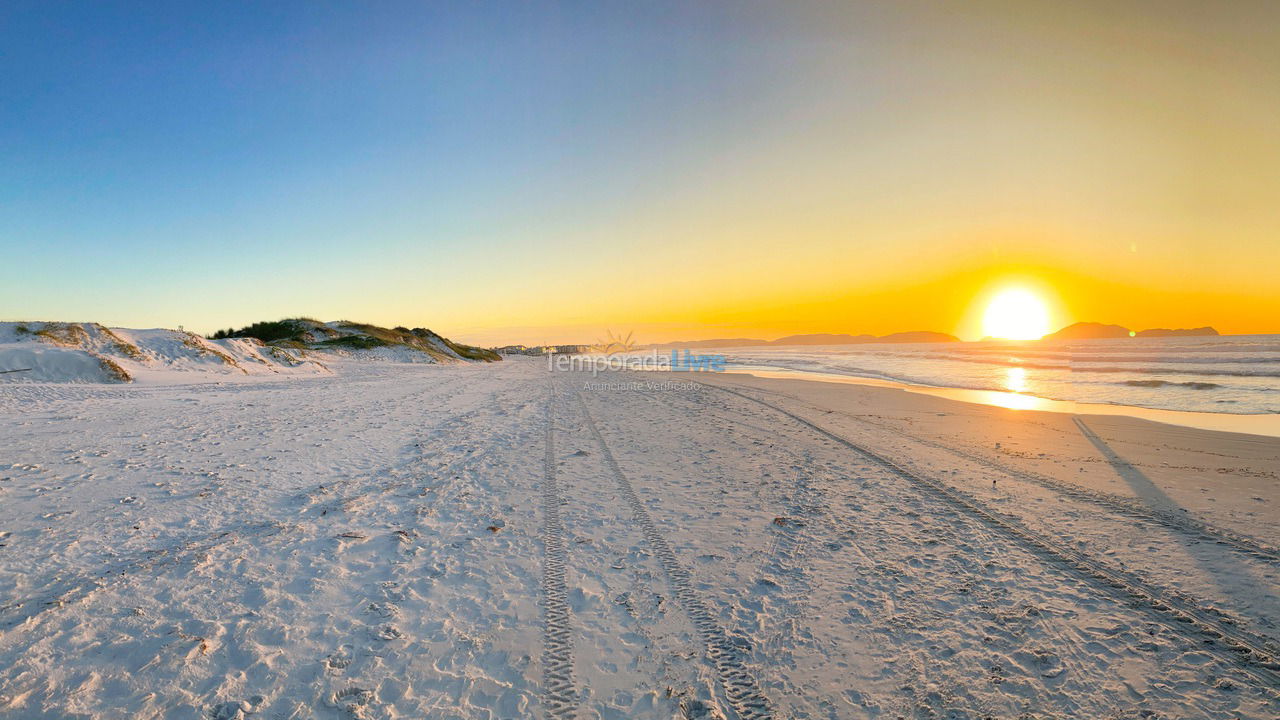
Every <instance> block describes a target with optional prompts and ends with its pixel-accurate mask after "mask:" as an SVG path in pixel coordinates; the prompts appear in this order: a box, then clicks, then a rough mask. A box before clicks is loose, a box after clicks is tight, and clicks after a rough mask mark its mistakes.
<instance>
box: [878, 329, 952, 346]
mask: <svg viewBox="0 0 1280 720" xmlns="http://www.w3.org/2000/svg"><path fill="white" fill-rule="evenodd" d="M871 342H878V343H934V342H960V338H958V337H956V336H955V335H948V334H946V333H940V332H932V331H930V330H912V331H911V332H900V333H892V334H889V335H881V336H880V337H878V338H876V339H875V340H872V341H871Z"/></svg>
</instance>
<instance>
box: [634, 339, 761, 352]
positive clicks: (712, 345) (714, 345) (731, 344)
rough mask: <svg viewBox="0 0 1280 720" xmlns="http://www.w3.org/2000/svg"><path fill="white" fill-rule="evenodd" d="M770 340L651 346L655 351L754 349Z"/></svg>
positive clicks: (710, 341)
mask: <svg viewBox="0 0 1280 720" xmlns="http://www.w3.org/2000/svg"><path fill="white" fill-rule="evenodd" d="M768 344H769V341H768V340H759V339H756V338H718V339H715V340H690V341H688V342H669V343H658V344H657V345H649V346H648V347H650V348H653V349H654V350H683V349H684V348H726V347H752V346H754V345H768Z"/></svg>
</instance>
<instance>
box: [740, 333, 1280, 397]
mask: <svg viewBox="0 0 1280 720" xmlns="http://www.w3.org/2000/svg"><path fill="white" fill-rule="evenodd" d="M715 352H723V353H724V354H725V356H726V358H727V369H729V370H730V371H750V370H752V369H759V370H771V369H776V370H788V371H798V372H807V373H820V374H833V375H846V376H854V377H864V378H873V379H879V380H888V381H892V382H899V383H908V384H913V385H924V386H930V387H945V388H965V389H971V390H996V391H1004V392H1015V393H1022V394H1026V395H1034V396H1036V397H1041V398H1047V399H1050V400H1069V401H1075V402H1087V403H1105V404H1111V405H1127V406H1133V407H1146V408H1156V409H1161V410H1185V411H1195V412H1213V413H1231V414H1262V413H1280V335H1224V336H1218V337H1189V338H1125V339H1114V340H1079V341H1071V342H1063V343H1054V344H1048V343H1006V342H990V341H988V342H973V343H921V344H901V345H888V344H867V345H831V346H815V347H808V346H806V347H776V348H730V349H725V350H717V351H715Z"/></svg>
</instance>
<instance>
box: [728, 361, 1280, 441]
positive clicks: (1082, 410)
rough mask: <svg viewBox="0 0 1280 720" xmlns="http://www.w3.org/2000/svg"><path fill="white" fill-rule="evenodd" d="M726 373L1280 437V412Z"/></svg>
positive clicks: (775, 372)
mask: <svg viewBox="0 0 1280 720" xmlns="http://www.w3.org/2000/svg"><path fill="white" fill-rule="evenodd" d="M724 374H726V375H745V376H752V377H760V378H775V379H780V380H803V381H805V382H827V383H841V384H848V385H860V386H865V387H878V388H886V389H891V390H901V391H905V392H909V393H916V394H920V395H929V396H932V397H939V398H944V399H947V400H954V401H957V402H964V403H971V404H975V405H986V406H990V407H999V408H1004V409H1006V410H1015V411H1026V410H1032V411H1040V412H1052V413H1060V414H1067V415H1114V416H1121V417H1130V418H1137V419H1139V420H1149V421H1151V422H1157V423H1162V424H1165V425H1177V426H1180V427H1187V428H1195V429H1197V430H1212V431H1217V432H1230V433H1241V434H1245V435H1260V436H1264V437H1272V438H1276V437H1280V414H1275V413H1269V414H1261V413H1259V414H1232V413H1206V412H1198V411H1192V410H1163V409H1159V408H1146V407H1139V406H1136V405H1108V404H1104V403H1085V402H1076V401H1074V400H1051V399H1049V398H1042V397H1038V396H1036V395H1027V394H1023V393H1015V392H1002V391H999V390H972V389H969V388H947V387H934V386H931V385H913V384H911V383H904V382H896V381H893V380H881V379H877V378H864V377H858V376H854V375H838V374H835V373H819V372H807V371H803V370H780V369H758V368H752V369H749V370H726V371H725V373H724Z"/></svg>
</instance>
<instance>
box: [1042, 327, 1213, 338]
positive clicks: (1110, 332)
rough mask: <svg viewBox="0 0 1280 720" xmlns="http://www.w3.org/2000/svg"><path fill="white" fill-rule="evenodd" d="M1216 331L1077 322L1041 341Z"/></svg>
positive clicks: (1196, 333)
mask: <svg viewBox="0 0 1280 720" xmlns="http://www.w3.org/2000/svg"><path fill="white" fill-rule="evenodd" d="M1217 334H1218V331H1217V330H1215V329H1213V328H1211V327H1207V326H1206V327H1199V328H1179V329H1176V330H1170V329H1168V328H1154V329H1151V330H1139V331H1137V332H1134V331H1132V330H1130V329H1129V328H1127V327H1124V326H1121V325H1106V324H1103V323H1097V322H1078V323H1074V324H1071V325H1068V326H1066V327H1064V328H1062V329H1061V330H1059V331H1058V332H1055V333H1049V334H1048V335H1045V336H1044V337H1043V338H1040V339H1041V340H1042V341H1043V340H1047V341H1051V342H1052V341H1054V340H1100V339H1107V338H1131V337H1204V336H1215V335H1217Z"/></svg>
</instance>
